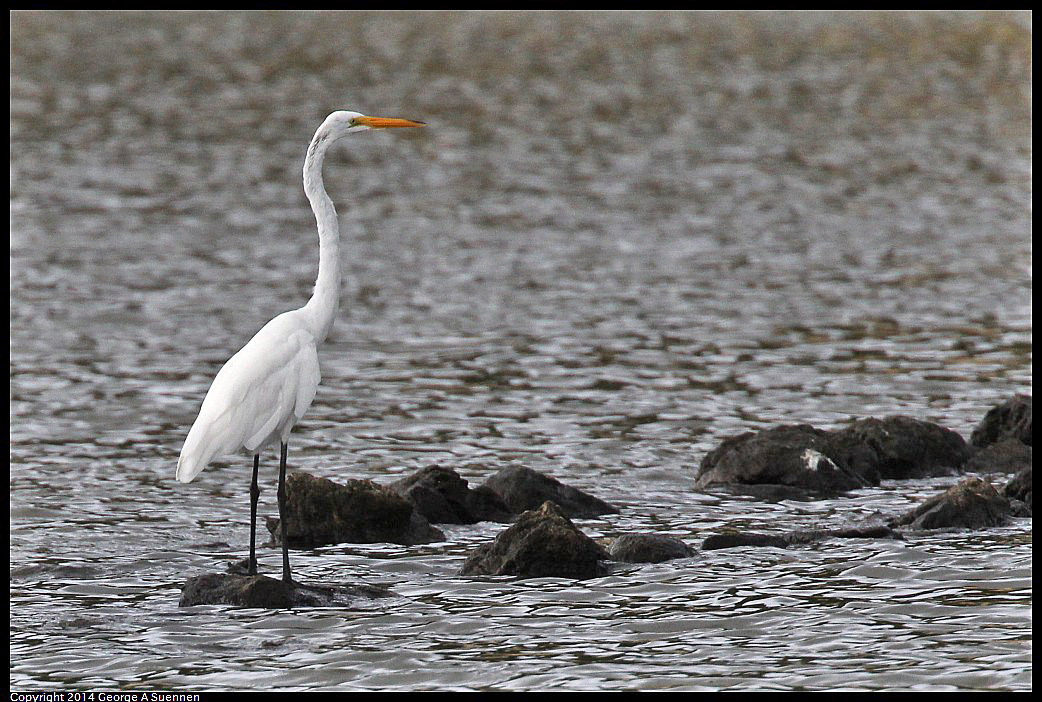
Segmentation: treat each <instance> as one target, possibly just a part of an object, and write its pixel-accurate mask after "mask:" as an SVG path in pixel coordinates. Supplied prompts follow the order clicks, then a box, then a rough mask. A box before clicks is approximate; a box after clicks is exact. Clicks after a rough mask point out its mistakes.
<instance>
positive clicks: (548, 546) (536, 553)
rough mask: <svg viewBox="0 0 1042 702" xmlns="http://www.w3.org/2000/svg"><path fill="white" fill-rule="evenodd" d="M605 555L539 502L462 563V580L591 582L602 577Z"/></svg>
mask: <svg viewBox="0 0 1042 702" xmlns="http://www.w3.org/2000/svg"><path fill="white" fill-rule="evenodd" d="M609 558H610V557H609V556H608V553H607V552H606V551H605V550H604V549H603V548H601V547H600V546H599V545H597V543H596V542H595V541H594V540H593V539H591V538H590V537H588V536H586V534H584V533H582V532H581V531H579V530H578V529H576V528H575V525H574V524H572V523H571V521H569V519H568V517H566V516H565V514H564V512H563V511H562V510H561V508H560V507H558V506H557V505H555V504H554V503H552V502H544V503H543V504H542V506H541V507H540V508H539V509H537V510H531V511H528V512H524V513H523V514H521V516H519V517H518V518H517V521H516V522H514V524H512V525H511V526H509V527H507V529H505V530H504V531H502V532H501V533H500V534H499V535H498V536H496V538H495V539H494V540H493V541H492V542H490V543H487V544H484V545H482V546H479V547H477V548H476V549H474V550H473V551H472V552H471V553H470V555H469V556H468V557H467V560H466V562H465V563H464V564H463V568H462V570H461V571H460V574H461V575H518V576H521V577H523V578H541V577H560V578H579V579H582V578H593V577H597V576H600V575H604V574H606V573H607V568H606V567H605V566H604V565H603V564H602V563H601V561H605V560H609Z"/></svg>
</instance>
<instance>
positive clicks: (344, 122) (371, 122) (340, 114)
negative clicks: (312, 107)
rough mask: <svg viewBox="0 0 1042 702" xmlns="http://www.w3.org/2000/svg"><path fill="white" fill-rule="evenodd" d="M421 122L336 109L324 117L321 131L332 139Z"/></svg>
mask: <svg viewBox="0 0 1042 702" xmlns="http://www.w3.org/2000/svg"><path fill="white" fill-rule="evenodd" d="M423 126H425V124H424V123H423V122H417V121H415V120H411V119H399V118H397V117H368V116H366V115H363V114H362V113H361V112H351V111H350V110H337V111H336V112H333V113H331V114H330V115H329V116H328V117H326V120H325V122H323V123H322V127H321V129H320V131H321V132H325V133H327V134H328V135H329V136H330V137H332V138H333V139H334V140H336V139H339V138H340V137H342V136H344V135H345V134H350V133H351V132H357V131H360V130H363V129H394V128H400V127H423Z"/></svg>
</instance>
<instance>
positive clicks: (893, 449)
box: [836, 417, 973, 484]
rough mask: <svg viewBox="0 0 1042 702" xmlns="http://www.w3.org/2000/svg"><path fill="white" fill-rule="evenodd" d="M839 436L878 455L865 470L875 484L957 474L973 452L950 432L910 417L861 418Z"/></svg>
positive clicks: (866, 475) (958, 437) (959, 437)
mask: <svg viewBox="0 0 1042 702" xmlns="http://www.w3.org/2000/svg"><path fill="white" fill-rule="evenodd" d="M836 434H837V435H838V437H839V438H840V439H841V440H842V441H845V442H847V443H850V444H860V445H861V446H862V447H863V448H865V449H868V450H870V451H871V452H872V453H874V454H875V459H874V460H872V461H871V462H870V464H868V465H866V466H865V468H863V469H862V471H863V472H862V474H863V475H864V476H865V477H866V478H867V479H868V480H869V481H870V482H871V483H873V484H878V483H879V480H880V479H882V480H905V479H909V478H928V477H934V476H940V475H954V474H955V473H956V472H957V471H958V469H959V466H961V465H962V464H963V463H964V462H965V461H966V459H968V458H969V457H970V456H971V455H972V453H973V451H972V450H971V449H970V447H969V446H968V445H967V444H966V442H965V441H964V440H963V438H962V437H961V436H959V435H958V434H956V433H955V432H954V431H952V430H951V429H945V428H944V427H942V426H940V425H938V424H933V423H931V422H924V421H921V420H919V419H912V418H911V417H884V418H883V419H876V418H875V417H870V418H868V419H858V420H856V421H854V422H851V424H850V425H849V426H847V427H846V428H844V429H842V430H840V431H838V432H836Z"/></svg>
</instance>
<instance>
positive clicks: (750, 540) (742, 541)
mask: <svg viewBox="0 0 1042 702" xmlns="http://www.w3.org/2000/svg"><path fill="white" fill-rule="evenodd" d="M899 538H901V537H900V535H899V534H898V533H897V532H895V531H894V530H893V529H892V528H890V527H889V526H887V525H885V524H867V525H860V526H850V527H840V528H836V529H798V530H796V531H790V532H787V533H785V534H758V533H754V532H725V533H723V534H713V535H712V536H708V537H706V539H705V541H703V542H702V550H703V551H714V550H717V549H722V548H736V547H739V546H771V547H774V548H788V547H789V546H802V545H806V544H812V543H816V542H818V541H825V540H826V539H899Z"/></svg>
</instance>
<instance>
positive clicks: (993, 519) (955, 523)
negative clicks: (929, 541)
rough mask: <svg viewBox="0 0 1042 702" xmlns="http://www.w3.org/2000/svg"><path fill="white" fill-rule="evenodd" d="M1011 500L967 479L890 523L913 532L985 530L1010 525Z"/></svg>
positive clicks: (971, 479) (984, 483)
mask: <svg viewBox="0 0 1042 702" xmlns="http://www.w3.org/2000/svg"><path fill="white" fill-rule="evenodd" d="M1010 514H1011V513H1010V503H1009V499H1008V498H1007V497H1006V496H1005V495H1002V494H1000V493H999V491H998V490H996V489H995V487H994V486H993V485H992V484H991V483H989V482H988V481H986V480H981V479H980V478H966V479H965V480H963V481H961V482H959V483H957V484H955V485H953V486H952V487H950V488H948V489H947V490H945V491H944V492H942V493H941V494H940V495H935V496H933V497H931V498H930V499H928V500H926V502H924V503H923V504H921V505H919V506H918V507H916V508H915V509H913V510H911V511H909V512H906V513H905V514H903V515H902V516H900V517H896V518H894V519H892V520H890V526H906V525H908V526H911V527H912V528H913V529H944V528H961V529H983V528H985V527H992V526H1002V525H1004V524H1006V523H1007V522H1008V521H1009V517H1010Z"/></svg>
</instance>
